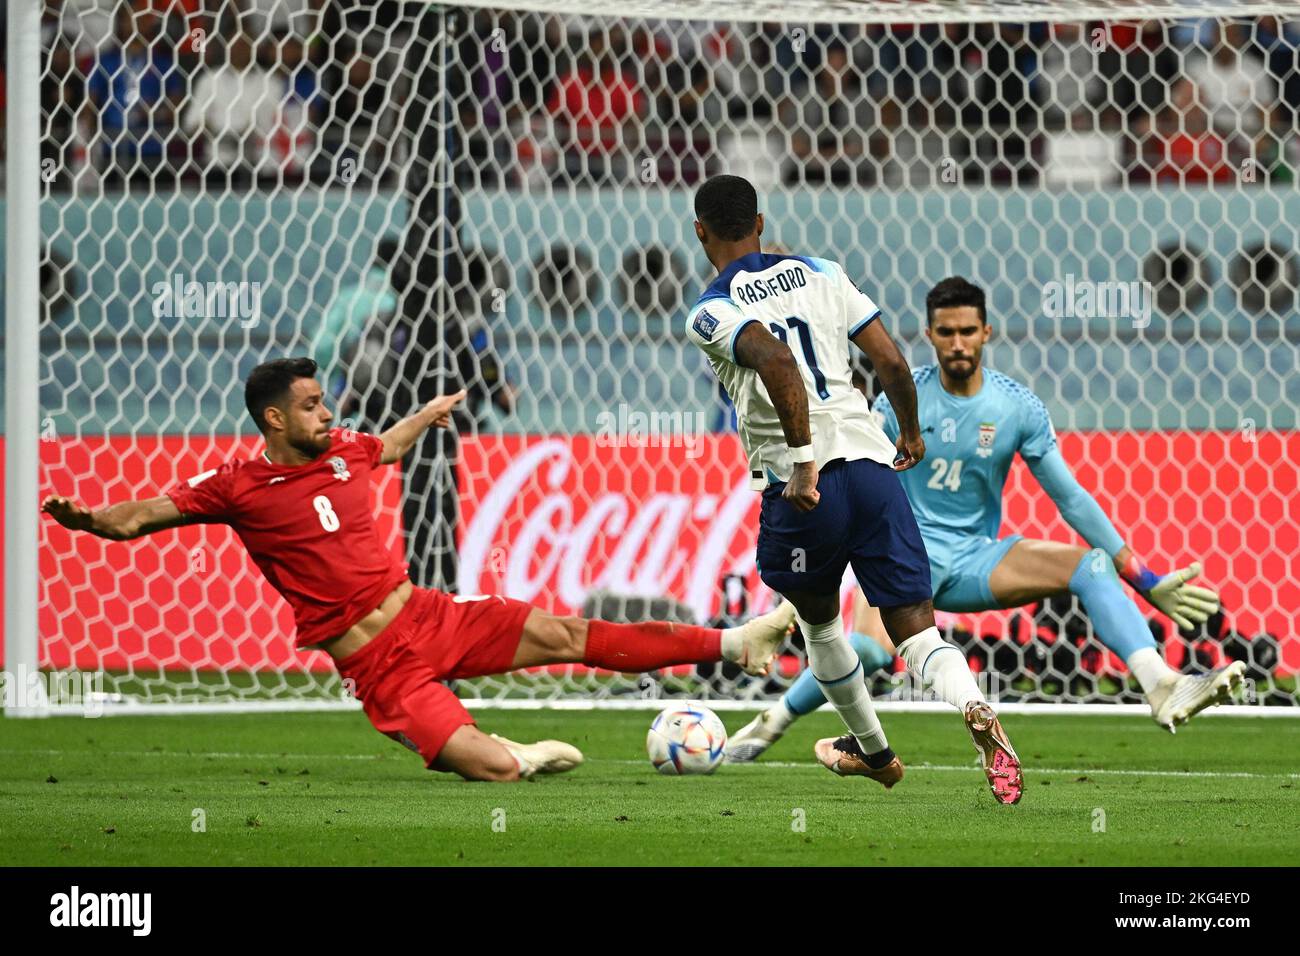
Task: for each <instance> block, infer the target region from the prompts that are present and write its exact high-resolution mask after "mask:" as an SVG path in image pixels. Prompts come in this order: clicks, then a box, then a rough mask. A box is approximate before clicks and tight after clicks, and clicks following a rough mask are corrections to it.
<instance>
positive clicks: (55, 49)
mask: <svg viewBox="0 0 1300 956" xmlns="http://www.w3.org/2000/svg"><path fill="white" fill-rule="evenodd" d="M41 48H42V49H44V50H47V51H49V53H48V56H49V59H48V61H47V62H48V65H47V70H46V73H45V75H44V76H43V77H42V78H41V175H42V178H43V179H44V180H45V181H46V182H47V183H49V186H50V189H51V190H54V191H65V190H67V189H69V188H70V187H71V184H72V181H73V178H74V176H75V175H76V173H77V171H78V170H80V169H81V168H82V167H83V166H84V165H85V161H86V156H85V143H84V142H83V141H82V140H81V135H80V129H79V126H78V123H77V114H78V112H79V111H80V109H81V107H82V104H83V103H85V101H86V82H85V79H84V78H83V76H82V74H81V70H80V69H79V68H78V66H77V61H76V51H75V49H74V40H73V38H72V37H70V36H69V35H68V33H67V30H66V28H65V27H64V26H63V23H62V21H61V18H60V16H59V10H58V6H57V4H52V5H50V6H47V7H46V8H45V9H44V10H43V11H42V15H41Z"/></svg>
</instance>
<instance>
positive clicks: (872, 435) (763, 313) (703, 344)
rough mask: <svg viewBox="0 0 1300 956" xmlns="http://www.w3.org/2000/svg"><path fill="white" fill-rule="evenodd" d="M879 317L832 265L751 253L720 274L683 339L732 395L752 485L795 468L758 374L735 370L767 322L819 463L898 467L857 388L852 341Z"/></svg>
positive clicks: (759, 486) (782, 477)
mask: <svg viewBox="0 0 1300 956" xmlns="http://www.w3.org/2000/svg"><path fill="white" fill-rule="evenodd" d="M879 315H880V309H878V308H877V307H876V304H875V303H874V302H872V301H871V299H870V297H868V296H866V295H864V294H863V293H862V292H860V291H859V290H858V288H857V287H856V286H855V285H854V284H853V283H852V282H851V281H850V280H849V277H848V276H847V275H845V274H844V270H843V269H842V268H841V267H840V266H839V265H837V264H836V263H834V262H831V261H830V260H828V259H815V258H812V257H810V256H787V255H773V254H768V253H761V252H758V253H751V254H750V255H747V256H742V257H741V258H739V259H737V260H736V261H735V262H733V263H731V265H729V266H727V268H726V269H725V270H723V271H722V273H720V274H719V275H718V277H717V278H716V279H714V280H713V282H711V283H710V284H709V286H708V288H707V289H705V290H704V294H703V295H701V296H700V299H699V301H698V302H696V303H695V305H694V307H692V308H691V310H690V311H689V312H688V313H687V314H686V334H687V336H688V337H689V338H690V340H691V341H692V342H694V343H695V344H696V345H698V346H699V347H700V348H701V349H703V350H704V353H705V354H706V355H707V356H708V357H709V364H710V365H712V366H713V371H714V372H715V373H716V374H717V376H718V380H719V381H720V382H722V386H723V388H725V389H726V390H727V394H728V395H730V396H731V400H732V402H734V403H735V406H736V418H737V420H738V421H739V428H740V441H741V444H742V445H744V447H745V454H746V455H747V456H748V457H749V474H750V486H751V487H753V488H755V489H762V488H764V487H766V486H767V485H768V484H769V483H771V482H776V481H789V479H790V475H791V474H792V473H793V469H794V462H793V461H792V460H791V454H790V449H789V448H788V447H787V446H786V443H785V432H784V431H783V430H782V428H781V419H780V418H779V417H777V414H776V409H775V408H774V407H773V406H772V400H771V399H770V398H769V397H768V394H767V389H766V388H765V387H764V385H763V382H762V380H761V379H760V378H759V377H758V373H757V372H755V371H754V370H753V369H749V368H744V367H743V366H740V365H737V364H736V356H735V352H734V349H735V342H736V336H737V335H739V334H740V330H741V329H743V328H744V327H745V326H746V325H748V324H749V323H751V322H761V323H762V324H763V326H764V327H765V328H767V329H768V330H769V331H770V332H771V333H772V334H773V335H775V336H776V337H777V338H779V339H781V340H782V341H783V342H785V343H786V344H787V345H788V346H789V347H790V351H791V352H793V353H794V357H795V361H796V362H798V364H799V371H800V372H801V373H802V374H803V381H804V387H805V388H806V389H807V391H808V418H809V424H810V425H811V426H812V443H813V455H814V457H815V459H816V462H817V467H818V468H820V467H822V466H823V465H825V464H826V463H827V462H829V461H834V460H835V459H837V458H843V459H844V460H845V461H854V460H856V459H859V458H869V459H871V460H872V461H878V462H880V463H882V464H885V465H891V464H893V461H894V458H895V456H896V450H895V448H894V443H893V442H891V441H890V440H889V439H888V438H887V437H886V436H885V433H884V431H883V430H882V429H881V427H880V424H879V422H878V421H877V419H876V417H875V416H874V415H873V414H872V412H871V405H870V403H869V402H868V401H867V399H866V396H864V395H863V394H862V393H861V392H859V391H858V390H857V389H856V388H854V387H853V382H852V379H851V372H850V367H849V349H851V348H856V347H857V346H855V345H854V344H853V343H852V342H851V341H849V339H850V337H851V336H853V335H856V334H857V333H858V332H859V331H861V330H862V329H864V328H866V327H867V325H868V324H870V323H871V322H873V321H875V319H876V318H877V317H879Z"/></svg>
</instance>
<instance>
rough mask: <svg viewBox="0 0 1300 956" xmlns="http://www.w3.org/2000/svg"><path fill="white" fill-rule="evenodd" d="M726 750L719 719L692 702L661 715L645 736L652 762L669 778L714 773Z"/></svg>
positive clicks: (711, 712)
mask: <svg viewBox="0 0 1300 956" xmlns="http://www.w3.org/2000/svg"><path fill="white" fill-rule="evenodd" d="M726 746H727V728H726V727H724V726H722V721H721V720H719V719H718V715H717V714H715V713H714V712H713V711H711V710H709V708H707V707H705V706H704V705H703V704H701V703H699V702H698V701H693V700H692V701H686V702H684V703H681V704H674V705H673V706H672V707H669V708H668V709H666V710H664V711H662V712H661V713H660V714H659V716H658V717H656V718H655V719H654V723H652V724H651V725H650V732H649V733H648V734H646V735H645V749H646V753H648V754H649V755H650V762H651V763H652V764H654V768H655V769H656V770H658V771H659V772H660V773H663V774H668V775H669V776H682V775H685V774H694V773H713V771H714V770H716V769H717V768H718V764H720V763H722V751H723V749H724V748H725V747H726Z"/></svg>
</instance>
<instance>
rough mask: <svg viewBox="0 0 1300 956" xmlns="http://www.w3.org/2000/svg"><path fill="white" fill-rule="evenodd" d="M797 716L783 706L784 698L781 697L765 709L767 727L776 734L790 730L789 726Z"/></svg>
mask: <svg viewBox="0 0 1300 956" xmlns="http://www.w3.org/2000/svg"><path fill="white" fill-rule="evenodd" d="M797 716H798V715H797V714H794V713H792V712H791V710H790V708H789V707H787V706H786V705H785V698H784V697H782V698H781V699H780V700H778V701H777V702H776V703H775V704H773V705H772V706H771V707H769V708H768V709H767V726H768V727H770V728H771V729H772V730H775V731H776V732H777V733H782V734H783V733H785V732H786V731H787V730H789V729H790V725H791V724H793V723H794V722H795V720H796V718H797Z"/></svg>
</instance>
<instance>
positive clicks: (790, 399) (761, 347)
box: [735, 322, 821, 511]
mask: <svg viewBox="0 0 1300 956" xmlns="http://www.w3.org/2000/svg"><path fill="white" fill-rule="evenodd" d="M735 356H736V364H737V365H740V366H743V367H744V368H752V369H753V370H754V371H755V372H757V373H758V377H759V378H760V379H761V380H762V382H763V387H764V388H766V389H767V395H768V397H769V398H770V399H772V407H773V408H775V409H776V414H777V417H778V418H779V419H781V430H782V431H783V432H784V433H785V443H786V445H788V446H789V447H790V448H802V447H803V446H805V445H811V444H812V427H811V426H810V425H809V423H808V390H807V389H806V388H805V387H804V383H803V374H802V373H801V372H800V371H799V364H798V363H797V362H796V361H795V358H794V353H793V352H791V351H790V347H789V346H788V345H786V344H785V343H784V342H782V341H781V340H780V339H778V338H777V337H776V336H775V335H773V334H772V333H771V332H769V331H768V330H767V329H765V328H763V326H762V325H761V324H759V323H758V322H751V323H749V324H748V325H746V326H745V327H744V328H742V329H741V330H740V334H739V335H738V336H736V344H735ZM781 496H782V497H783V498H785V499H786V500H787V501H789V502H790V503H791V504H792V505H794V506H795V507H796V508H798V509H799V510H800V511H811V510H812V509H813V508H815V507H816V506H817V501H818V499H819V498H820V497H821V495H820V494H819V493H818V491H817V465H816V463H815V462H811V461H807V462H801V463H797V464H795V466H794V471H793V473H792V474H791V476H790V480H789V481H788V482H786V486H785V491H783V492H782V493H781Z"/></svg>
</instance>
